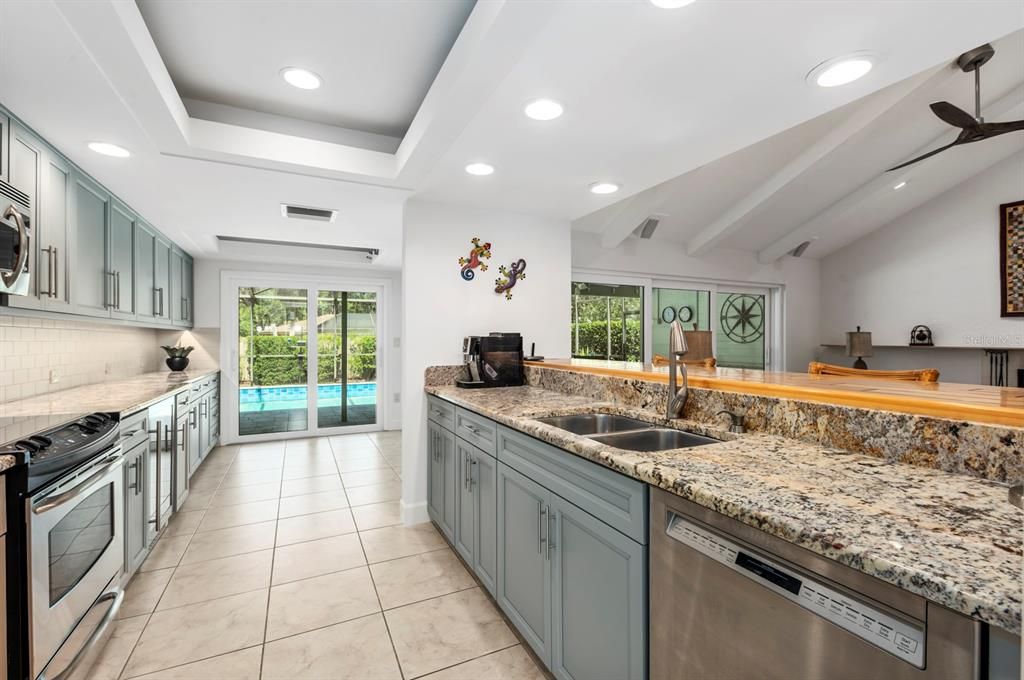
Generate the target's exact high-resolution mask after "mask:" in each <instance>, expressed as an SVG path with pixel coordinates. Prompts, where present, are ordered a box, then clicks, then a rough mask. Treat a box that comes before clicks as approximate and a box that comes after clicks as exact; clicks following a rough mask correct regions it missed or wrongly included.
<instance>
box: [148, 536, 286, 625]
mask: <svg viewBox="0 0 1024 680" xmlns="http://www.w3.org/2000/svg"><path fill="white" fill-rule="evenodd" d="M273 561H274V551H273V550H263V551H260V552H254V553H245V554H244V555H232V556H231V557H222V558H220V559H216V560H208V561H206V562H196V563H195V564H184V565H182V566H180V567H178V568H177V569H175V570H174V576H172V577H171V580H170V583H168V584H167V589H166V590H164V595H163V597H161V598H160V604H159V605H157V611H161V610H164V609H170V608H172V607H180V606H182V605H186V604H194V603H196V602H205V601H207V600H212V599H214V598H218V597H224V596H225V595H237V594H238V593H245V592H248V591H250V590H260V589H263V588H269V587H270V567H271V565H272V564H273Z"/></svg>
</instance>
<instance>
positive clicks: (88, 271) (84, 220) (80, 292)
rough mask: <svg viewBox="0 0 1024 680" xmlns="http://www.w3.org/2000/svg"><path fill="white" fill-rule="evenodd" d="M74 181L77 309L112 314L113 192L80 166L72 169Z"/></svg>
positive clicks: (91, 312)
mask: <svg viewBox="0 0 1024 680" xmlns="http://www.w3.org/2000/svg"><path fill="white" fill-rule="evenodd" d="M72 182H73V185H72V186H73V191H72V196H73V203H72V215H73V216H74V222H73V231H74V259H73V265H74V276H75V282H74V290H73V294H72V300H73V302H74V306H75V311H76V313H78V314H84V315H86V316H110V306H109V305H110V301H111V293H112V285H111V277H110V271H109V270H108V269H107V224H108V223H109V220H110V194H108V193H107V192H105V191H104V190H103V189H102V188H100V186H99V185H98V184H96V183H94V182H93V181H92V180H90V179H89V178H87V177H86V176H85V175H83V174H82V173H80V172H78V171H77V170H76V171H75V172H73V173H72Z"/></svg>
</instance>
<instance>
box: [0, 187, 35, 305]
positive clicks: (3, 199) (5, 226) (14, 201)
mask: <svg viewBox="0 0 1024 680" xmlns="http://www.w3.org/2000/svg"><path fill="white" fill-rule="evenodd" d="M30 214H31V213H30V211H29V197H28V196H27V195H26V194H25V193H24V192H22V191H19V190H17V189H15V188H14V187H12V186H11V185H10V184H7V183H6V182H0V293H3V294H7V295H28V293H29V284H30V278H31V269H32V265H33V263H32V257H31V255H32V224H31V220H30V219H29V215H30Z"/></svg>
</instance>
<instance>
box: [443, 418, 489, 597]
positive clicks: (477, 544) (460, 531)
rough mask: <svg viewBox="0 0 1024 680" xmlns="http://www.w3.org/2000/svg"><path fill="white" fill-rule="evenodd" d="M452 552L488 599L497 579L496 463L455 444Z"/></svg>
mask: <svg viewBox="0 0 1024 680" xmlns="http://www.w3.org/2000/svg"><path fill="white" fill-rule="evenodd" d="M455 459H456V460H455V464H456V475H455V482H456V484H457V486H458V488H457V493H456V498H457V503H456V508H455V515H456V516H455V540H454V541H453V543H454V545H455V550H456V551H458V553H459V555H461V556H462V559H463V560H465V562H466V564H468V565H470V566H471V567H472V568H473V572H474V573H475V574H476V575H477V577H478V578H479V579H480V581H481V583H483V584H484V586H485V587H486V588H487V590H488V591H490V593H491V594H492V595H494V594H495V585H496V577H497V559H498V557H497V532H498V519H497V491H498V489H497V483H498V479H497V461H496V460H495V459H494V458H493V457H492V456H490V455H489V454H487V453H485V452H484V451H481V450H480V449H478V448H476V447H475V446H473V445H472V444H469V443H467V442H465V441H463V440H462V439H459V438H457V439H456V440H455Z"/></svg>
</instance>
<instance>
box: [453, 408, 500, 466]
mask: <svg viewBox="0 0 1024 680" xmlns="http://www.w3.org/2000/svg"><path fill="white" fill-rule="evenodd" d="M455 434H457V435H458V436H459V437H461V438H462V439H464V440H466V441H467V442H469V443H470V444H472V445H473V446H475V447H477V448H478V449H480V450H481V451H486V452H487V453H489V454H491V455H492V456H493V455H495V454H496V453H497V446H498V425H497V423H495V422H494V421H493V420H489V419H487V418H484V417H483V416H480V415H477V414H476V413H473V412H472V411H467V410H466V409H464V408H457V409H455Z"/></svg>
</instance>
